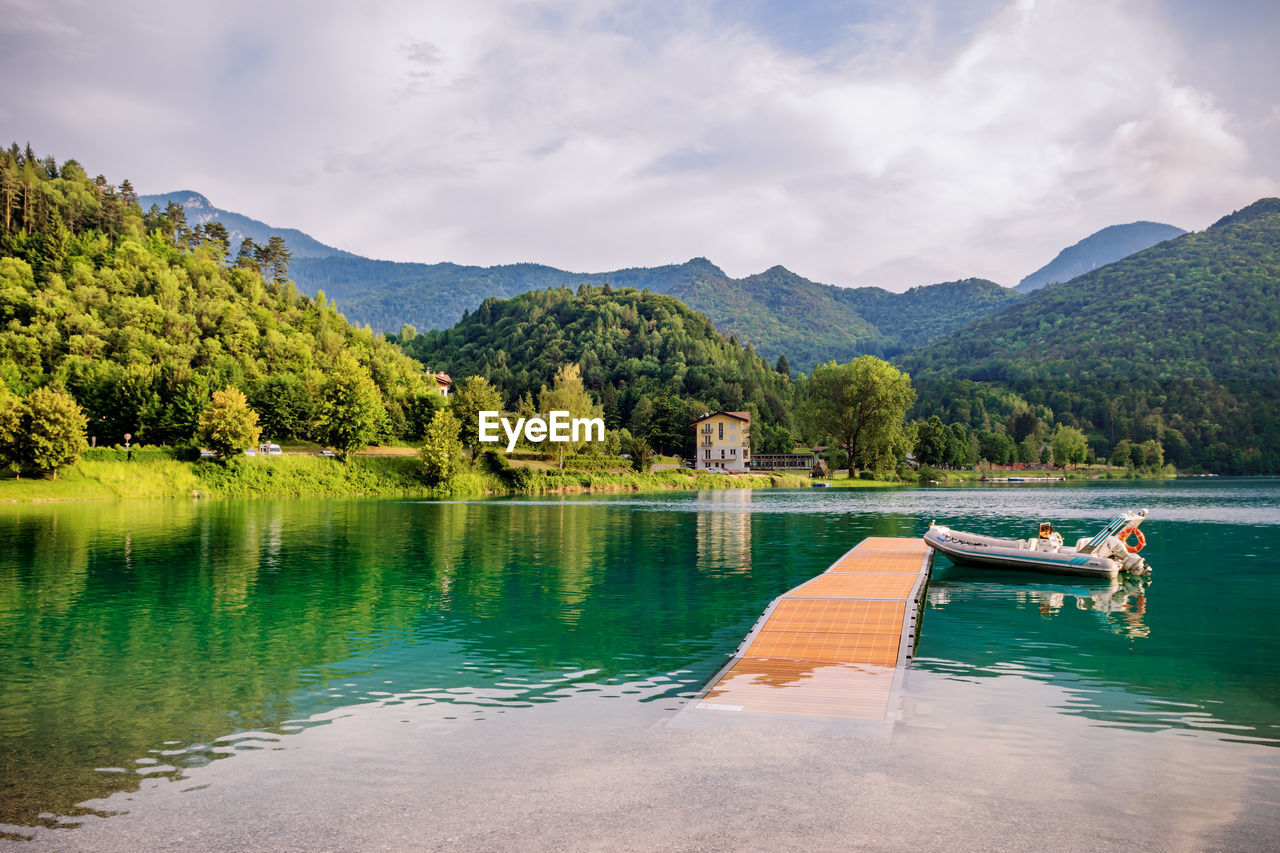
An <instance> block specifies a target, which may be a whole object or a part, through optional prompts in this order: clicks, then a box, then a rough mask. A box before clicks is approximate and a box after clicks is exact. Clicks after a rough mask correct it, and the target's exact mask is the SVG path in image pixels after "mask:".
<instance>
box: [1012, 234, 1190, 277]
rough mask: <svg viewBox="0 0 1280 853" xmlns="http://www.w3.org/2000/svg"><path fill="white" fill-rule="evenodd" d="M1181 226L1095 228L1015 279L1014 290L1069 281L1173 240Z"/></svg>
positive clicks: (1177, 235) (1178, 235)
mask: <svg viewBox="0 0 1280 853" xmlns="http://www.w3.org/2000/svg"><path fill="white" fill-rule="evenodd" d="M1186 233H1187V232H1186V231H1183V230H1182V229H1181V228H1178V227H1175V226H1173V225H1164V224H1162V223H1160V222H1130V223H1129V224H1127V225H1109V226H1107V227H1106V228H1103V229H1102V230H1101V231H1095V232H1094V233H1093V234H1090V235H1089V236H1088V237H1085V238H1084V239H1083V240H1081V241H1080V242H1079V243H1076V244H1075V245H1073V246H1068V247H1067V248H1065V249H1063V250H1062V251H1061V252H1059V253H1058V254H1057V256H1056V257H1054V259H1053V260H1052V261H1050V262H1049V263H1047V264H1045V265H1044V266H1043V267H1041V268H1040V269H1038V270H1036V271H1035V272H1033V273H1031V274H1030V275H1028V276H1027V277H1026V278H1024V279H1023V280H1022V281H1020V282H1018V285H1017V287H1015V288H1014V289H1015V290H1017V291H1018V292H1019V293H1031V292H1032V291H1033V290H1039V289H1040V288H1042V287H1044V286H1045V285H1046V284H1052V283H1054V282H1057V281H1070V280H1071V279H1073V278H1075V277H1076V276H1078V275H1083V274H1085V273H1087V272H1090V271H1092V270H1095V269H1097V268H1098V267H1104V266H1106V265H1107V264H1110V263H1114V262H1115V261H1118V260H1120V259H1121V258H1127V257H1128V256H1129V255H1132V254H1133V253H1134V252H1140V251H1142V250H1143V249H1149V248H1151V247H1152V246H1154V245H1156V244H1157V243H1162V242H1164V241H1165V240H1172V239H1174V238H1175V237H1180V236H1182V235H1183V234H1186Z"/></svg>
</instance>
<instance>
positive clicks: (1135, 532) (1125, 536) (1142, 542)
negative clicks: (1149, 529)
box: [1120, 527, 1147, 554]
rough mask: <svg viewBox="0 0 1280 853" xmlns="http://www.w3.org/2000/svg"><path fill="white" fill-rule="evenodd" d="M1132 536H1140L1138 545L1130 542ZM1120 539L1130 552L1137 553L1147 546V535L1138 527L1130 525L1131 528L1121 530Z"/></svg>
mask: <svg viewBox="0 0 1280 853" xmlns="http://www.w3.org/2000/svg"><path fill="white" fill-rule="evenodd" d="M1130 536H1137V537H1138V545H1137V547H1134V546H1133V545H1130V544H1129V537H1130ZM1120 541H1121V542H1123V543H1124V547H1125V550H1126V551H1128V552H1129V553H1130V554H1136V553H1138V552H1139V551H1141V550H1142V549H1143V548H1145V547H1147V537H1145V536H1143V535H1142V531H1141V530H1139V529H1138V528H1136V527H1129V528H1126V529H1125V530H1122V531H1120Z"/></svg>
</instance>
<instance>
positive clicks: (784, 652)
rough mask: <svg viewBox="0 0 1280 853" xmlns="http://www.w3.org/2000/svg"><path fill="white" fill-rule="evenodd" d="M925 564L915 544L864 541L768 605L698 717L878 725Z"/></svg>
mask: <svg viewBox="0 0 1280 853" xmlns="http://www.w3.org/2000/svg"><path fill="white" fill-rule="evenodd" d="M931 555H932V552H931V551H930V550H929V547H928V546H927V545H925V544H924V541H923V540H921V539H907V538H898V537H884V536H872V537H869V538H867V539H864V540H863V541H862V542H860V543H858V545H856V546H855V547H854V548H853V549H851V550H850V551H849V552H848V553H846V554H845V555H844V556H842V557H841V558H840V559H839V560H837V561H836V562H835V563H834V564H832V566H831V568H829V569H827V571H825V572H823V573H822V574H820V575H818V576H817V577H814V578H812V579H811V580H808V581H805V582H804V583H802V584H800V585H799V586H797V587H796V588H795V589H793V590H791V591H790V592H787V593H785V594H783V595H781V596H779V597H778V598H777V599H776V600H775V601H774V602H773V603H772V604H770V605H769V607H768V609H767V610H765V613H764V615H763V616H762V617H761V618H760V621H758V622H757V623H756V626H755V628H754V629H752V631H751V633H750V634H749V635H748V636H747V638H746V640H745V641H743V643H742V645H741V646H740V647H739V649H738V653H737V654H736V655H735V656H734V658H733V659H732V660H731V661H730V662H729V664H728V666H726V667H725V669H724V670H723V671H722V672H721V673H720V675H719V676H718V677H717V678H715V679H713V680H712V683H711V687H710V688H709V689H708V690H707V691H706V693H705V694H704V695H703V697H702V699H701V701H699V702H698V703H697V705H696V709H697V710H699V711H733V712H746V713H751V714H779V715H788V716H804V717H823V718H837V719H858V720H884V719H885V718H886V717H887V716H888V714H889V712H890V703H891V699H892V697H893V693H894V690H895V689H896V686H897V684H898V682H899V675H900V673H901V669H902V667H904V666H905V665H906V663H907V662H908V661H909V660H910V658H911V655H912V653H913V652H914V645H915V635H916V619H917V617H918V615H919V607H920V600H921V598H922V597H923V595H924V586H925V583H926V581H927V579H928V574H929V566H930V562H931Z"/></svg>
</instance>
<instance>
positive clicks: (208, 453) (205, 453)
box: [200, 447, 218, 459]
mask: <svg viewBox="0 0 1280 853" xmlns="http://www.w3.org/2000/svg"><path fill="white" fill-rule="evenodd" d="M217 455H218V454H216V453H214V452H213V451H212V450H210V449H208V448H207V447H202V448H200V458H201V459H212V458H214V457H215V456H217Z"/></svg>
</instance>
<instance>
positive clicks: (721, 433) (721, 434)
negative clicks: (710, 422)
mask: <svg viewBox="0 0 1280 853" xmlns="http://www.w3.org/2000/svg"><path fill="white" fill-rule="evenodd" d="M720 437H721V438H724V423H723V422H722V423H721V424H720Z"/></svg>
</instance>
